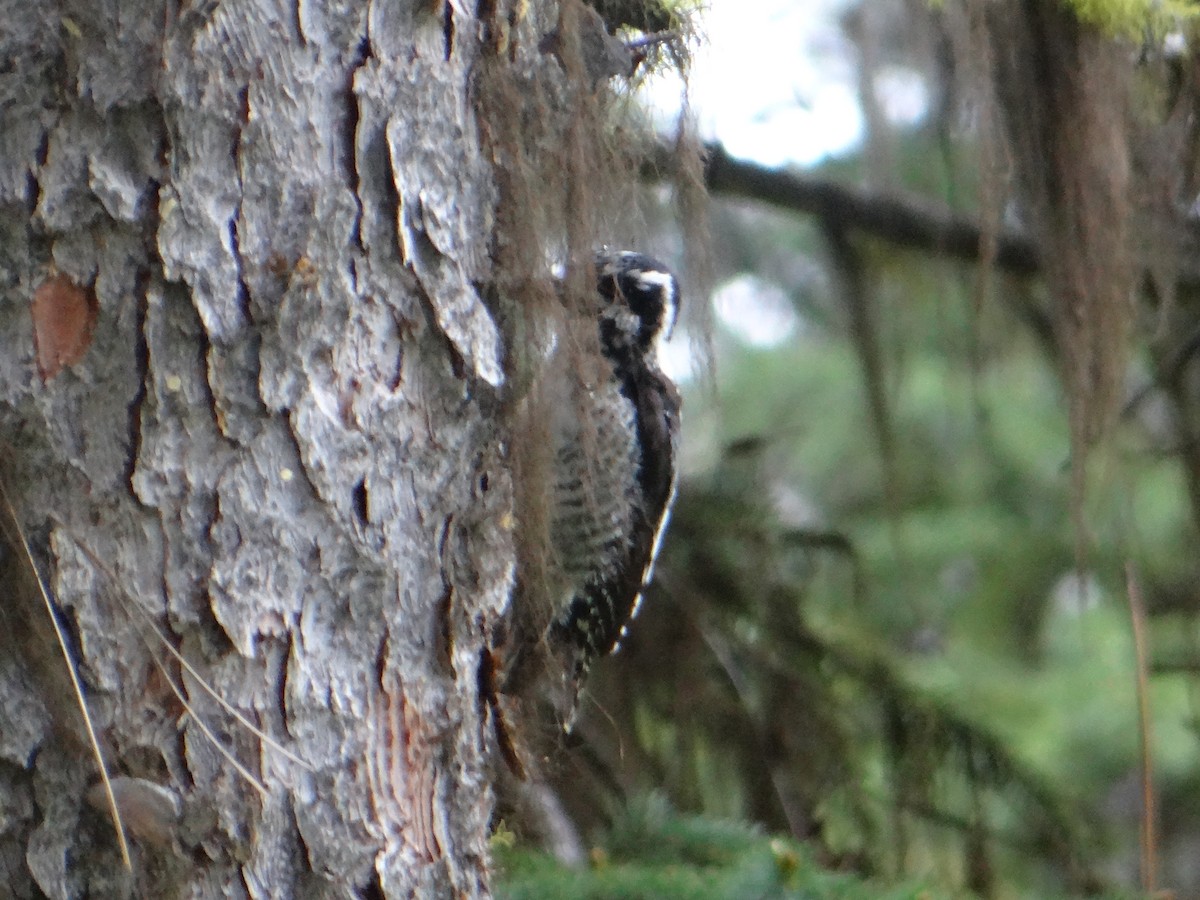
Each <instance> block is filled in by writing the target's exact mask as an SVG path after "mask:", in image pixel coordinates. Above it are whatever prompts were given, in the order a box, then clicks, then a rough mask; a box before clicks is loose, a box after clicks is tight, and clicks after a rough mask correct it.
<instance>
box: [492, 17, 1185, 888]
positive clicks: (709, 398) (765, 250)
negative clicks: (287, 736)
mask: <svg viewBox="0 0 1200 900" xmlns="http://www.w3.org/2000/svg"><path fill="white" fill-rule="evenodd" d="M1196 11H1200V10H1197V9H1196V5H1195V4H1188V3H1175V4H1170V3H1161V4H1157V3H1156V4H1152V3H1117V2H1115V0H1112V2H1107V3H1105V2H1100V0H1092V2H1084V0H1077V2H1074V3H1065V2H1059V0H1019V2H1018V0H1012V2H992V0H945V2H943V3H940V4H935V5H929V4H927V3H926V2H924V0H868V2H860V3H853V2H847V3H843V4H841V5H840V7H839V8H838V10H837V16H838V17H837V20H836V24H835V25H832V26H830V29H831V30H830V32H829V33H830V34H836V41H835V43H836V46H837V47H838V48H839V50H838V56H839V60H840V64H841V65H845V66H848V67H849V69H850V71H852V73H853V81H854V84H855V85H856V88H857V90H858V102H859V107H860V109H861V113H862V119H863V123H864V134H863V139H862V141H861V143H860V144H859V145H858V146H857V147H856V148H855V149H854V151H853V152H850V153H847V154H845V155H840V156H838V157H837V158H835V159H826V160H824V161H823V162H821V163H819V164H817V165H814V166H811V167H808V168H803V169H801V168H775V169H772V168H767V167H762V166H759V165H755V164H752V163H747V162H742V161H739V160H737V159H734V158H732V157H731V156H729V155H728V154H727V153H726V152H725V151H724V150H723V149H722V147H721V146H719V145H714V146H712V147H710V153H709V164H708V170H707V172H706V177H707V181H708V186H709V189H710V191H711V194H712V200H711V208H710V211H709V213H710V216H711V231H712V242H711V243H712V250H713V253H712V256H711V258H710V259H709V260H708V265H709V266H711V272H710V273H707V274H708V276H709V277H711V281H712V284H713V285H714V286H715V290H714V292H713V303H714V309H715V325H714V326H713V328H712V331H711V334H710V335H703V334H700V333H699V332H700V330H701V329H693V331H692V333H691V335H690V337H691V339H693V340H694V341H695V342H697V344H703V343H705V342H706V341H709V340H710V341H711V351H712V353H711V355H712V357H713V360H714V363H715V364H714V366H713V367H712V369H711V371H710V372H708V373H707V374H706V373H704V372H701V373H700V374H699V375H695V376H694V377H693V378H692V379H690V380H689V381H688V383H687V388H688V394H689V396H688V398H687V409H686V413H687V421H686V425H685V428H686V431H685V455H686V460H685V479H684V482H683V484H682V488H681V493H680V497H679V501H678V506H677V508H676V513H675V517H674V522H673V527H672V529H671V531H670V534H669V537H668V540H667V543H666V547H665V550H664V555H663V558H662V560H661V561H660V568H659V573H658V577H657V581H656V584H655V586H654V587H653V589H652V590H651V592H650V595H649V597H648V598H647V603H646V604H645V607H644V609H643V611H642V614H641V617H640V618H639V620H638V621H637V623H636V625H635V627H633V628H632V629H631V634H630V638H629V640H628V641H627V642H626V644H625V646H624V648H623V649H622V651H621V653H620V654H619V655H618V656H617V657H615V658H614V659H612V660H610V661H608V662H606V663H604V664H603V665H601V666H599V667H598V669H597V671H596V674H595V677H594V679H593V682H592V685H591V690H590V697H589V698H586V699H585V708H584V713H583V716H582V720H581V722H580V724H579V725H578V727H577V733H576V739H575V746H573V747H572V748H571V749H570V750H569V751H568V752H567V753H565V754H564V755H563V757H562V758H560V759H554V760H551V761H550V762H549V763H548V765H547V770H546V772H545V773H544V775H545V781H544V783H543V782H539V783H535V784H531V785H526V786H524V787H520V788H518V787H514V788H513V790H512V791H510V792H509V793H510V799H509V801H508V807H507V809H506V810H505V811H504V815H505V823H506V825H507V826H509V827H511V828H512V829H513V830H515V831H517V832H518V835H519V836H527V837H531V838H534V839H536V840H541V841H542V842H543V843H544V844H545V845H547V846H552V847H554V848H555V849H556V851H557V852H558V854H559V855H560V856H561V857H563V858H564V859H567V860H574V861H576V862H578V861H580V859H581V858H582V854H583V853H584V852H585V850H586V849H587V848H589V847H593V846H594V845H596V846H598V845H603V846H606V847H608V848H609V849H608V852H609V853H611V854H612V855H613V856H619V855H620V848H621V847H622V846H626V847H628V846H629V844H630V843H631V841H632V843H634V844H637V845H639V846H640V847H641V850H642V851H643V852H644V851H645V847H646V846H647V845H648V844H649V845H654V846H662V845H669V843H670V842H669V840H667V839H665V838H662V837H661V834H659V837H645V836H644V835H645V832H644V830H643V831H638V829H637V827H634V826H631V825H630V822H631V821H632V820H637V821H639V822H641V823H642V824H643V825H644V822H645V816H644V815H643V816H642V817H641V818H640V819H639V818H638V816H637V815H633V814H631V813H630V810H631V809H634V810H638V809H641V810H643V811H644V809H645V808H646V804H647V803H649V804H650V805H651V806H653V805H654V804H660V805H662V806H663V807H664V808H669V809H672V810H676V811H679V812H680V813H688V814H701V815H703V816H705V817H706V820H707V821H710V822H711V821H715V820H722V819H727V820H744V821H747V822H751V823H757V824H758V825H759V826H761V828H762V829H765V831H766V832H769V833H773V834H779V835H786V836H788V837H789V838H791V839H795V840H798V841H800V842H801V843H802V844H803V846H804V848H805V849H804V853H807V854H811V857H812V859H813V860H814V861H815V862H820V863H822V864H823V865H824V866H826V867H828V868H830V869H834V870H841V871H844V872H853V873H859V874H862V875H868V876H873V877H885V878H890V879H895V878H900V877H903V878H910V877H917V878H920V879H925V880H926V881H927V882H928V883H931V884H936V885H941V886H942V887H944V888H946V889H948V890H957V889H961V888H968V889H970V890H973V891H975V892H978V893H979V894H982V895H985V896H1000V897H1003V896H1018V895H1029V894H1030V893H1031V892H1032V893H1033V894H1034V895H1037V896H1048V895H1051V894H1056V895H1057V894H1066V895H1077V894H1085V893H1096V892H1100V891H1105V890H1114V889H1133V888H1137V887H1139V886H1140V887H1142V888H1150V887H1153V886H1155V885H1156V884H1157V885H1163V886H1167V887H1170V888H1172V889H1174V890H1175V891H1177V892H1178V893H1179V895H1180V896H1196V895H1198V894H1200V849H1198V848H1200V741H1198V738H1200V731H1198V728H1200V725H1198V720H1197V701H1198V700H1200V694H1198V693H1197V688H1198V687H1200V684H1198V682H1197V677H1196V675H1197V672H1198V671H1200V621H1198V620H1197V613H1198V612H1200V603H1198V601H1197V596H1198V594H1197V589H1198V587H1200V566H1198V562H1197V561H1198V557H1197V553H1196V547H1197V537H1198V536H1197V532H1196V528H1197V522H1200V359H1198V355H1200V316H1198V315H1197V310H1198V304H1200V266H1198V263H1197V260H1200V255H1198V254H1197V250H1198V249H1200V243H1198V242H1200V231H1198V225H1200V219H1198V217H1197V213H1196V201H1197V196H1198V194H1200V184H1198V183H1197V182H1198V176H1200V169H1198V161H1200V155H1198V151H1200V141H1198V137H1200V132H1198V129H1200V118H1198V115H1197V114H1198V112H1200V93H1198V91H1197V81H1198V78H1200V66H1198V64H1197V55H1196V52H1195V48H1196V47H1197V40H1200V34H1198V33H1197V32H1196V23H1195V21H1194V20H1192V19H1191V18H1190V14H1191V13H1193V12H1196ZM763 27H764V28H769V27H772V26H771V24H770V23H765V22H764V23H763ZM897 84H899V85H902V86H906V88H907V91H908V94H907V95H906V96H907V97H908V98H909V99H911V98H912V97H914V96H915V97H917V98H918V100H919V101H920V102H919V106H920V109H921V113H920V114H919V115H916V116H913V115H901V114H898V113H897V111H896V109H895V106H896V103H897V101H896V99H895V95H896V85H897ZM702 99H703V98H700V101H701V102H702ZM651 193H652V195H653V196H654V197H658V196H659V194H658V192H657V188H654V189H653V190H652V192H651ZM646 215H647V219H648V221H649V222H650V223H651V227H650V229H649V230H651V231H652V232H656V237H655V239H654V240H655V241H657V244H658V245H659V247H660V248H661V249H662V251H663V252H662V255H663V256H664V257H666V258H675V259H680V258H683V257H684V256H685V254H684V251H683V250H682V249H680V247H681V244H682V242H683V239H682V238H679V237H677V236H673V234H672V232H670V230H669V227H668V226H665V225H663V226H661V228H660V229H658V230H657V231H656V227H655V226H654V225H653V223H655V222H659V221H660V220H661V221H666V220H667V219H668V218H669V216H668V215H666V214H662V215H659V212H656V210H655V208H654V206H653V202H651V203H650V209H649V212H648V213H647V214H646ZM653 242H654V241H652V243H653ZM690 274H692V275H693V276H695V275H696V273H695V272H692V273H690ZM701 280H704V279H701ZM693 297H695V294H693ZM692 315H695V311H694V310H693V311H692ZM696 321H700V319H693V320H692V322H693V323H694V322H696ZM686 337H687V336H685V339H686ZM1131 595H1133V597H1134V598H1136V597H1140V598H1141V599H1142V600H1143V601H1144V605H1145V614H1146V621H1145V628H1146V630H1147V634H1148V640H1147V642H1148V647H1149V662H1148V665H1147V667H1146V668H1147V669H1148V674H1149V685H1148V689H1147V690H1146V691H1145V692H1144V696H1143V699H1144V700H1145V701H1146V702H1147V709H1148V720H1149V723H1150V727H1149V728H1148V729H1147V728H1144V727H1142V726H1140V725H1139V711H1138V701H1139V696H1138V695H1139V691H1138V682H1139V670H1138V666H1137V664H1136V657H1135V652H1134V641H1133V633H1134V627H1133V625H1132V624H1131V623H1132V622H1133V621H1134V618H1136V615H1134V616H1133V617H1131V610H1135V609H1136V607H1137V604H1135V603H1134V602H1133V600H1132V599H1131ZM1143 742H1145V743H1146V744H1148V745H1149V746H1150V749H1151V758H1152V760H1153V773H1152V774H1153V779H1152V780H1153V793H1152V792H1151V791H1149V790H1147V788H1146V786H1145V785H1144V783H1143V782H1144V776H1143V772H1142V745H1143ZM647 797H651V798H652V799H651V800H647V799H646V798H647ZM1151 797H1154V798H1156V801H1157V806H1156V807H1154V806H1151V807H1150V808H1148V809H1147V808H1146V807H1145V801H1146V800H1147V799H1149V798H1151ZM653 798H657V799H653ZM664 815H665V814H664ZM664 821H665V819H664ZM713 827H716V826H715V825H714V826H713ZM631 834H632V835H635V837H632V838H631V837H630V835H631ZM601 835H604V837H599V836H601ZM636 835H642V836H643V837H642V838H638V837H636ZM664 842H665V844H664ZM635 855H636V854H635ZM595 862H596V859H595V852H593V863H595ZM515 871H516V870H514V873H515ZM520 883H521V881H520V878H519V877H518V876H517V875H516V874H514V877H513V884H514V885H519V884H520ZM513 890H514V894H515V895H519V892H518V891H517V888H516V887H514V888H513ZM647 890H649V889H647ZM662 890H663V891H664V893H663V894H662V895H664V896H665V895H666V894H667V893H668V892H669V890H673V888H672V889H668V888H663V889H662ZM679 890H680V891H681V892H682V893H687V890H688V889H687V888H686V887H681V888H679ZM831 891H832V888H831ZM595 895H596V896H611V895H612V894H604V893H603V891H598V892H597V893H596V894H595ZM621 895H622V896H633V895H638V896H640V895H639V894H636V893H623V894H621ZM645 895H646V896H654V895H655V894H654V893H653V892H650V893H647V894H645ZM689 895H690V894H689ZM696 895H697V896H699V894H696ZM716 895H720V896H736V895H737V894H736V892H734V893H732V894H730V893H724V894H721V893H720V892H719V891H718V893H716V894H714V896H716ZM762 895H765V896H774V894H772V893H770V891H767V892H766V893H765V894H762ZM833 895H834V894H833V893H830V894H829V896H833ZM837 895H838V896H842V894H837ZM881 895H882V894H881V893H880V892H878V891H877V892H876V893H874V894H872V893H869V892H868V893H866V894H864V896H881ZM705 896H707V895H705ZM847 896H849V895H847Z"/></svg>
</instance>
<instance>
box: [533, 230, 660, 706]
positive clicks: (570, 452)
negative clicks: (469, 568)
mask: <svg viewBox="0 0 1200 900" xmlns="http://www.w3.org/2000/svg"><path fill="white" fill-rule="evenodd" d="M596 277H597V284H596V298H595V302H596V306H595V314H596V319H595V321H596V326H597V327H598V329H599V332H598V337H599V346H600V352H601V355H602V357H603V359H602V364H601V365H600V366H599V367H598V370H599V373H600V374H599V376H597V377H596V378H595V379H593V380H592V381H591V383H579V384H576V385H575V386H574V388H573V390H571V391H570V393H571V394H573V399H572V400H571V401H569V402H566V403H563V404H560V407H559V409H557V410H555V411H552V413H551V414H552V415H553V416H554V421H553V422H552V427H551V429H550V432H551V440H552V442H553V458H552V466H553V481H552V484H551V486H550V491H549V495H550V496H549V505H550V510H549V518H548V520H549V542H550V548H549V549H550V556H551V564H552V565H553V566H554V568H555V569H556V575H557V577H556V578H554V579H553V580H552V581H553V583H554V585H555V588H554V590H555V595H554V596H552V597H551V600H552V602H553V603H554V607H555V609H554V615H553V618H552V620H551V621H550V624H549V626H548V627H547V629H546V633H545V639H546V643H547V644H548V645H549V648H550V649H551V651H553V655H554V656H555V657H556V658H557V659H558V660H559V665H560V666H561V667H562V669H563V671H562V673H561V674H562V678H563V680H564V685H565V687H566V688H567V698H566V701H567V703H566V705H567V706H568V712H567V714H566V721H565V722H564V727H566V728H569V727H570V724H571V720H572V719H573V718H574V710H575V706H576V703H577V701H578V695H579V691H580V689H581V686H582V682H583V679H584V677H585V676H586V674H587V671H588V668H589V667H590V666H591V664H592V663H593V662H594V661H595V660H596V659H598V658H599V657H601V656H604V655H606V654H608V653H612V652H614V651H615V650H617V649H618V647H619V646H620V641H621V639H622V638H623V637H624V636H625V634H626V629H627V628H628V625H629V623H630V621H631V620H632V619H633V617H634V616H635V615H637V612H638V607H639V606H640V605H641V602H642V593H643V591H644V590H645V588H646V585H647V584H648V583H649V582H650V578H651V575H652V574H653V569H654V561H655V558H656V556H657V555H658V550H659V547H660V545H661V543H662V537H663V532H664V530H665V529H666V526H667V521H668V519H669V517H670V512H671V504H672V502H673V500H674V498H675V485H676V478H677V465H678V464H677V457H678V449H679V429H680V398H679V393H678V391H677V389H676V387H675V385H674V383H673V382H672V381H671V380H670V379H669V378H668V377H667V376H666V375H665V374H664V373H663V371H662V369H661V368H660V365H659V359H658V356H659V349H660V345H661V343H662V342H664V341H665V340H667V339H668V338H669V337H670V335H671V332H672V330H673V328H674V325H675V320H676V317H677V315H678V307H679V286H678V282H677V281H676V279H675V276H674V275H672V274H671V272H670V271H669V270H668V269H667V268H666V266H664V265H663V264H662V263H661V262H659V261H658V260H656V259H652V258H651V257H649V256H644V255H642V254H639V253H633V252H628V251H624V252H616V253H608V252H605V253H600V254H598V255H597V257H596Z"/></svg>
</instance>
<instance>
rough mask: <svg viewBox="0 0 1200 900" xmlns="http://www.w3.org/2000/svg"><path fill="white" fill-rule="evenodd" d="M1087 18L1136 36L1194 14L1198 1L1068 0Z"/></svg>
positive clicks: (1161, 31) (1159, 31) (1117, 32)
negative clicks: (1195, 2) (1195, 3)
mask: <svg viewBox="0 0 1200 900" xmlns="http://www.w3.org/2000/svg"><path fill="white" fill-rule="evenodd" d="M1066 2H1067V5H1069V6H1070V7H1072V8H1073V9H1074V10H1075V12H1076V14H1077V15H1078V16H1079V18H1080V19H1081V20H1083V21H1084V22H1090V23H1091V24H1093V25H1096V26H1099V27H1100V28H1102V29H1103V30H1104V32H1105V33H1106V34H1111V35H1114V36H1124V37H1130V38H1135V39H1141V38H1143V37H1144V36H1145V35H1146V34H1147V33H1150V34H1157V35H1161V34H1164V33H1165V32H1166V31H1168V30H1169V29H1170V28H1172V27H1173V26H1174V25H1175V24H1176V22H1177V20H1178V19H1182V18H1194V17H1195V16H1196V13H1197V12H1200V10H1197V9H1196V7H1195V5H1194V4H1192V3H1187V2H1183V0H1066Z"/></svg>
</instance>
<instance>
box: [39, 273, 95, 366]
mask: <svg viewBox="0 0 1200 900" xmlns="http://www.w3.org/2000/svg"><path fill="white" fill-rule="evenodd" d="M29 309H30V312H31V313H32V314H33V346H34V351H35V353H36V355H37V367H38V373H39V374H40V375H41V376H42V381H44V382H45V381H49V380H50V379H51V378H53V377H54V376H55V375H57V374H58V373H59V372H61V371H62V370H63V369H64V368H66V367H67V366H73V365H75V363H77V362H79V361H80V360H81V359H83V356H84V354H85V353H87V349H88V347H89V346H91V343H92V332H93V330H94V329H95V327H96V314H97V312H98V304H97V303H96V295H95V293H94V292H93V291H91V290H90V289H87V288H82V287H80V286H79V285H77V284H76V283H75V282H74V281H72V280H71V279H70V278H69V277H68V276H66V275H54V276H52V277H50V278H47V279H46V280H45V281H43V282H42V283H41V284H40V285H38V288H37V290H36V291H34V292H33V303H31V304H30V307H29Z"/></svg>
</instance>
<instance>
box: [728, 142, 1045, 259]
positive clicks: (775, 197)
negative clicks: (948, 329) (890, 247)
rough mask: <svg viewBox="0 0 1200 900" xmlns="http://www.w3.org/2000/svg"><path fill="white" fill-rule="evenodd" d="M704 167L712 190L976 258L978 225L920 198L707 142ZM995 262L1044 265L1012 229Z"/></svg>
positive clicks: (1001, 240) (1003, 235) (1000, 240)
mask: <svg viewBox="0 0 1200 900" xmlns="http://www.w3.org/2000/svg"><path fill="white" fill-rule="evenodd" d="M706 151H707V156H708V158H707V161H706V165H705V170H704V176H705V183H706V184H707V186H708V189H709V191H711V192H712V193H715V194H726V195H732V196H735V197H745V198H747V199H750V200H757V201H759V202H762V203H768V204H770V205H772V206H777V207H781V208H783V209H787V210H790V211H793V212H799V213H809V214H812V215H816V216H820V217H821V218H822V219H827V220H830V221H831V222H833V223H834V224H836V225H838V226H839V227H841V228H843V229H850V230H854V231H861V232H864V233H866V234H869V235H872V236H874V237H878V238H881V239H882V240H885V241H889V242H891V243H893V244H896V245H898V246H901V247H911V248H913V249H916V250H925V251H929V252H933V253H940V254H944V255H946V256H950V257H953V258H955V259H961V260H966V261H972V262H973V261H978V260H979V256H980V247H981V241H982V232H981V230H980V227H979V225H978V224H977V223H976V222H975V221H974V220H973V219H971V218H968V217H966V216H961V215H956V214H955V213H953V212H951V211H950V210H948V209H945V208H942V207H938V206H936V205H935V204H932V203H929V202H927V201H924V200H922V199H920V198H917V197H912V196H908V197H901V196H898V195H888V194H877V193H870V192H868V191H862V190H858V189H855V188H852V187H848V186H846V185H843V184H838V183H837V182H835V181H830V180H829V179H825V178H816V177H813V176H810V175H803V174H798V173H796V172H789V171H787V170H784V169H769V168H766V167H764V166H760V165H756V164H755V163H750V162H746V161H744V160H740V159H735V158H734V157H732V156H730V155H729V154H728V153H726V152H725V149H724V148H723V147H722V146H720V145H719V144H709V145H707V147H706ZM996 266H997V267H998V268H1000V269H1002V270H1004V271H1006V272H1010V273H1012V274H1014V275H1034V274H1036V273H1037V272H1038V270H1039V269H1040V267H1041V261H1040V259H1039V256H1038V249H1037V246H1036V245H1035V244H1034V242H1033V241H1032V240H1030V238H1029V237H1028V236H1026V235H1024V234H1021V233H1020V232H1017V231H1015V230H1012V229H1006V230H1003V231H1001V232H1000V234H998V235H997V236H996Z"/></svg>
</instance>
